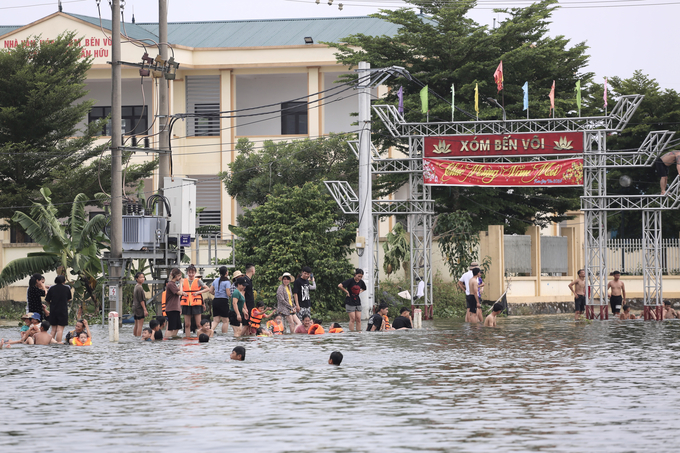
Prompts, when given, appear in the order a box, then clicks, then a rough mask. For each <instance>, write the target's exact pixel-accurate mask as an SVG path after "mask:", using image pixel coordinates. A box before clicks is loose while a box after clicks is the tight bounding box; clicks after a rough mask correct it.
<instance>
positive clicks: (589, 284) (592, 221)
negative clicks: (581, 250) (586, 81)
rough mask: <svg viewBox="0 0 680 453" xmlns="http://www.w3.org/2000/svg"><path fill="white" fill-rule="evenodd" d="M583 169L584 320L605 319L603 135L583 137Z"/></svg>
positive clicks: (605, 231)
mask: <svg viewBox="0 0 680 453" xmlns="http://www.w3.org/2000/svg"><path fill="white" fill-rule="evenodd" d="M584 140H585V143H584V145H585V153H584V161H585V162H584V166H583V178H584V185H583V195H584V196H585V197H587V198H585V199H584V200H586V201H583V202H582V206H581V207H582V208H583V209H584V211H585V258H586V262H585V272H586V300H587V303H586V318H587V319H596V318H599V319H608V318H609V310H608V307H607V253H606V252H607V248H606V245H607V244H606V238H607V212H606V211H604V210H603V208H602V204H603V203H604V200H605V198H604V197H606V195H607V169H606V162H607V155H606V135H605V133H604V132H602V131H597V132H592V133H588V134H586V136H585V138H584Z"/></svg>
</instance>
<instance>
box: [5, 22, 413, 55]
mask: <svg viewBox="0 0 680 453" xmlns="http://www.w3.org/2000/svg"><path fill="white" fill-rule="evenodd" d="M63 14H67V15H68V16H71V17H73V18H75V19H79V20H82V21H84V22H87V23H89V24H92V25H94V26H95V27H99V26H100V25H101V27H102V28H104V29H105V30H111V20H109V19H101V22H100V19H99V17H91V16H83V15H81V14H72V13H63ZM124 25H125V26H124V27H123V26H122V25H121V31H122V33H123V34H125V35H127V36H129V37H130V38H133V39H139V40H149V41H147V42H150V40H153V41H154V42H157V41H158V24H157V23H136V24H133V23H125V24H124ZM18 28H21V26H18V25H5V26H2V25H0V36H3V35H5V34H7V33H10V32H12V31H14V30H16V29H18ZM398 30H399V25H396V24H393V23H390V22H387V21H384V20H382V19H378V18H376V17H368V16H354V17H319V18H306V19H261V20H226V21H205V22H171V23H169V24H168V41H169V42H170V43H171V44H177V45H183V46H187V47H213V48H215V47H217V48H219V47H227V48H228V47H272V46H295V45H303V44H305V41H304V38H305V37H311V38H312V39H313V40H314V43H315V44H319V43H322V42H332V43H338V42H342V41H343V40H344V39H345V38H347V37H348V36H351V35H354V34H359V33H362V34H366V35H371V36H382V35H386V36H394V35H395V34H396V33H397V31H398Z"/></svg>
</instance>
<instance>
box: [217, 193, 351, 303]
mask: <svg viewBox="0 0 680 453" xmlns="http://www.w3.org/2000/svg"><path fill="white" fill-rule="evenodd" d="M238 224H239V225H238V226H233V225H232V226H230V227H229V229H230V230H231V231H232V233H234V234H236V235H237V236H238V240H237V241H236V252H235V253H236V264H237V268H240V269H243V268H244V266H245V264H247V263H253V264H255V266H256V275H255V279H254V286H255V288H256V289H257V291H258V297H260V298H263V299H264V300H265V302H266V303H267V304H268V305H270V306H271V305H272V304H276V289H277V288H278V286H279V285H280V281H279V277H281V275H282V274H283V273H284V272H290V273H291V274H293V275H297V274H299V273H300V270H301V269H302V267H303V266H310V267H311V268H312V270H313V272H314V277H315V279H316V283H317V289H316V291H314V292H313V293H312V310H313V311H314V312H315V313H325V312H328V311H337V310H340V309H341V308H342V307H343V303H344V302H343V301H344V296H343V294H342V292H341V291H338V289H337V286H338V283H340V282H341V281H343V280H345V279H347V278H349V277H350V276H351V275H352V266H351V264H350V263H349V261H348V259H347V256H348V254H349V251H350V244H351V243H352V241H353V239H354V237H355V229H356V224H350V225H346V226H344V227H341V226H339V217H338V215H337V207H336V204H335V201H333V199H332V198H331V197H330V196H329V195H328V193H327V192H326V189H325V188H323V186H321V185H319V184H315V183H311V182H310V183H307V184H304V185H302V186H301V187H283V186H282V187H281V188H280V189H279V192H278V195H277V196H269V197H267V199H266V200H265V202H264V203H263V204H262V205H260V206H258V207H256V208H253V209H248V210H246V212H245V214H244V215H242V216H239V219H238Z"/></svg>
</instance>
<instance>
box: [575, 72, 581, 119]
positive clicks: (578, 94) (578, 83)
mask: <svg viewBox="0 0 680 453" xmlns="http://www.w3.org/2000/svg"><path fill="white" fill-rule="evenodd" d="M576 107H578V116H581V81H580V80H577V81H576Z"/></svg>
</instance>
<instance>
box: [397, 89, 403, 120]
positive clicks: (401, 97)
mask: <svg viewBox="0 0 680 453" xmlns="http://www.w3.org/2000/svg"><path fill="white" fill-rule="evenodd" d="M397 97H398V98H399V108H398V110H399V113H401V114H402V115H403V114H404V87H399V91H397Z"/></svg>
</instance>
